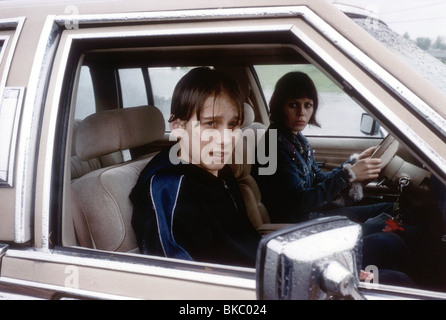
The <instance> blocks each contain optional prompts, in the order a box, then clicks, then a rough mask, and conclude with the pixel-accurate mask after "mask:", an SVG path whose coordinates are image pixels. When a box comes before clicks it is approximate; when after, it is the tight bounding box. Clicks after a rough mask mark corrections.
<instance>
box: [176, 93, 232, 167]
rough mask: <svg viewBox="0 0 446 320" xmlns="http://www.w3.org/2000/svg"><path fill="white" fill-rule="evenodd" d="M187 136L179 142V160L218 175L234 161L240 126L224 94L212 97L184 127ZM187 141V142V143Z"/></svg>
mask: <svg viewBox="0 0 446 320" xmlns="http://www.w3.org/2000/svg"><path fill="white" fill-rule="evenodd" d="M181 126H182V127H183V129H184V130H185V133H186V134H187V137H188V138H186V139H184V136H183V137H182V139H181V140H180V154H181V155H180V158H181V159H183V160H185V161H187V162H189V163H192V164H196V165H198V166H200V167H202V168H203V169H205V170H206V171H208V172H210V173H212V174H214V175H217V173H218V170H220V169H222V168H223V167H224V165H225V164H226V163H227V162H228V160H230V159H231V156H232V151H233V149H234V146H235V142H236V140H237V138H238V134H239V132H240V130H236V129H239V128H240V123H239V121H238V112H237V107H236V106H235V105H234V104H233V102H232V100H231V99H229V98H228V97H227V96H226V95H225V94H222V95H220V96H218V97H217V98H216V99H214V97H213V96H212V97H209V98H207V99H206V100H205V102H204V104H203V107H202V108H201V113H200V121H198V120H197V116H196V113H195V112H194V113H193V116H192V117H191V119H190V120H189V121H187V122H185V123H184V122H183V124H182V125H181ZM187 140H188V141H187Z"/></svg>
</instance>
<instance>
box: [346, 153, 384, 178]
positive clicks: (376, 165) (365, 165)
mask: <svg viewBox="0 0 446 320" xmlns="http://www.w3.org/2000/svg"><path fill="white" fill-rule="evenodd" d="M351 169H352V171H353V173H354V174H355V176H356V179H354V180H353V181H351V182H362V181H369V180H375V179H378V177H379V174H380V172H381V159H380V158H370V157H368V158H364V159H361V160H359V161H358V162H356V163H355V164H354V165H352V167H351Z"/></svg>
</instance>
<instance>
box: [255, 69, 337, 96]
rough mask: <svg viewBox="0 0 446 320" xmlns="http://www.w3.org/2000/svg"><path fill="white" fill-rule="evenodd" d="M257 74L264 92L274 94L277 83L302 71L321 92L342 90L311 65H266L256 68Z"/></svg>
mask: <svg viewBox="0 0 446 320" xmlns="http://www.w3.org/2000/svg"><path fill="white" fill-rule="evenodd" d="M255 69H256V72H257V74H258V76H259V79H260V83H261V85H262V88H263V90H264V91H267V92H272V91H273V90H274V87H275V85H276V83H277V81H278V80H279V79H280V78H281V77H282V76H283V75H285V74H286V73H288V72H292V71H301V72H304V73H306V74H308V76H309V77H310V78H311V79H312V80H313V82H314V84H315V85H316V88H317V90H318V91H319V92H341V91H342V90H341V89H340V88H339V87H338V86H337V85H336V84H334V83H333V81H331V80H330V79H329V78H327V77H326V76H325V75H324V74H323V73H322V72H321V71H319V70H318V69H317V68H316V67H315V66H313V65H311V64H309V65H304V64H302V65H266V66H256V67H255Z"/></svg>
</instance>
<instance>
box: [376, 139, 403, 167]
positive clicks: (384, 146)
mask: <svg viewBox="0 0 446 320" xmlns="http://www.w3.org/2000/svg"><path fill="white" fill-rule="evenodd" d="M398 147H399V143H398V141H396V140H395V138H394V137H392V136H391V135H390V134H388V135H387V136H386V137H385V138H384V140H383V141H381V143H380V144H379V145H378V147H377V148H376V149H375V151H374V152H373V154H372V158H381V161H382V163H381V171H382V170H384V168H385V167H386V166H387V165H388V164H389V163H390V161H391V160H392V159H393V157H394V156H395V154H396V152H397V151H398Z"/></svg>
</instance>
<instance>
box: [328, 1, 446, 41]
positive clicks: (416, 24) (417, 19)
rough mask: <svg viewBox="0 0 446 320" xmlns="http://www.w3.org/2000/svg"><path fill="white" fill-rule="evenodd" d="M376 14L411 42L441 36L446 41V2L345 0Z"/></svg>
mask: <svg viewBox="0 0 446 320" xmlns="http://www.w3.org/2000/svg"><path fill="white" fill-rule="evenodd" d="M335 2H342V3H348V4H351V5H358V6H362V7H363V8H366V9H368V10H371V11H373V12H374V13H375V14H377V15H378V18H380V19H381V20H383V21H384V22H385V23H387V25H389V26H390V27H391V28H392V29H393V30H395V31H396V32H398V33H400V34H402V35H404V33H406V32H407V33H408V34H409V36H410V38H411V39H416V38H418V37H428V38H431V39H433V40H435V39H436V38H437V37H438V36H443V37H445V38H446V1H445V0H343V1H335Z"/></svg>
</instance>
